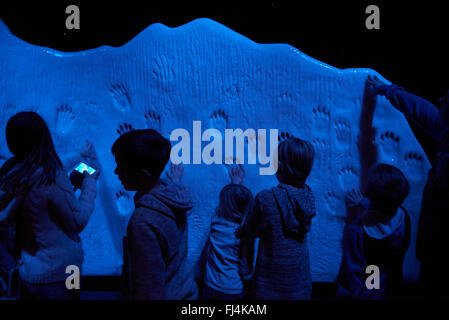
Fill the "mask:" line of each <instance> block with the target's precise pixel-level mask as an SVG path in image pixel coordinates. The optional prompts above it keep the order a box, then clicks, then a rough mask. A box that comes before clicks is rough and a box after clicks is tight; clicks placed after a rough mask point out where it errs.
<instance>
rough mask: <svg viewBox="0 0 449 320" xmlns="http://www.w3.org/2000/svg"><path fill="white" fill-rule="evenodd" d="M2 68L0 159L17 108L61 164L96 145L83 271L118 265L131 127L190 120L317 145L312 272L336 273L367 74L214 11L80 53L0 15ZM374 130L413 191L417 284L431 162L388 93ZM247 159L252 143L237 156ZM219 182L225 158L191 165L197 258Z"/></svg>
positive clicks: (250, 173)
mask: <svg viewBox="0 0 449 320" xmlns="http://www.w3.org/2000/svg"><path fill="white" fill-rule="evenodd" d="M0 70H1V76H0V106H1V111H0V132H1V135H0V157H2V158H3V159H4V158H5V157H8V156H9V151H8V149H7V146H6V143H5V136H4V129H5V124H6V121H7V120H8V119H9V117H10V116H12V115H13V114H14V113H16V112H17V111H21V110H35V111H37V112H39V113H40V114H41V115H42V116H43V117H44V119H45V120H46V121H47V123H48V125H49V127H50V130H51V132H52V135H53V138H54V141H55V145H56V147H57V151H58V153H59V154H60V155H61V157H63V158H64V157H66V156H68V155H69V154H70V153H72V152H74V151H76V150H78V149H79V148H81V147H82V146H83V144H84V141H85V140H86V139H90V140H92V141H93V142H94V144H95V146H96V148H97V151H98V153H99V156H100V160H101V163H102V165H103V174H102V175H101V177H100V180H99V184H98V185H99V192H98V197H97V200H96V208H95V212H94V213H93V215H92V217H91V219H90V222H89V224H88V226H87V227H86V229H85V230H84V231H83V232H82V234H81V237H82V240H83V246H84V249H85V264H84V274H88V275H105V274H107V275H110V274H119V273H120V268H121V261H122V260H121V255H122V237H123V235H124V232H125V230H126V223H127V219H128V218H129V216H130V214H131V212H132V210H133V201H132V198H133V194H131V193H129V192H126V191H124V189H123V187H122V186H121V184H120V182H119V180H118V179H117V177H116V176H115V175H114V174H113V171H114V169H115V163H114V159H113V156H112V154H111V152H110V148H111V145H112V143H113V142H114V141H115V139H116V138H117V137H118V136H119V134H120V133H121V132H123V131H124V130H127V129H128V128H130V127H132V128H149V127H151V128H156V129H158V130H160V131H161V132H162V133H163V134H164V135H165V136H167V137H168V136H169V135H170V133H171V132H172V130H174V129H177V128H185V129H187V130H188V131H189V132H190V133H192V121H194V120H198V121H201V125H202V130H203V131H204V130H205V129H207V128H217V129H219V130H221V132H223V130H224V129H225V128H231V129H236V128H241V129H243V130H245V129H248V128H253V129H255V130H258V129H278V130H279V133H281V132H288V133H290V134H293V135H295V136H297V137H300V138H303V139H307V140H310V141H311V142H313V144H314V146H315V148H316V151H317V159H316V162H315V165H314V169H313V171H312V174H311V176H310V179H309V184H310V186H311V187H312V189H313V191H314V193H315V197H316V202H317V216H316V217H315V218H314V220H313V226H312V231H311V233H310V234H309V238H310V241H311V242H310V243H311V244H310V249H311V264H312V273H313V280H314V281H333V280H334V279H335V277H336V274H337V272H338V268H339V265H340V259H341V237H342V230H343V227H344V220H343V219H344V216H345V208H344V203H343V199H342V192H343V190H347V189H349V188H353V187H356V186H357V184H358V180H359V176H360V169H361V168H360V161H359V152H358V149H357V145H356V142H357V137H358V134H359V132H360V129H359V128H360V116H361V110H362V104H363V101H364V86H365V80H366V78H367V76H368V74H375V71H373V70H369V69H345V70H340V69H336V68H334V67H332V66H329V65H326V64H325V63H322V62H320V61H317V60H315V59H313V58H310V57H308V56H306V55H304V54H303V53H302V52H300V51H298V50H297V49H295V48H293V47H291V46H289V45H286V44H270V45H268V44H264V45H262V44H257V43H255V42H253V41H251V40H249V39H247V38H245V37H243V36H242V35H240V34H238V33H236V32H234V31H232V30H230V29H228V28H227V27H225V26H223V25H221V24H219V23H216V22H214V21H212V20H209V19H198V20H195V21H192V22H191V23H188V24H186V25H183V26H180V27H178V28H168V27H166V26H164V25H161V24H154V25H151V26H150V27H148V28H147V29H146V30H145V31H143V32H142V33H140V34H139V35H138V36H137V37H136V38H134V39H133V40H131V41H130V42H129V43H127V44H126V45H124V46H122V47H119V48H112V47H100V48H96V49H93V50H87V51H83V52H74V53H64V52H59V51H56V50H52V49H48V48H43V47H37V46H33V45H30V44H28V43H25V42H23V41H21V40H20V39H18V38H16V37H15V36H13V35H11V34H10V32H9V30H8V29H7V27H6V26H5V25H3V24H2V23H1V22H0ZM373 125H374V126H375V127H376V128H377V134H376V142H377V143H378V146H379V151H380V153H379V154H380V160H381V161H382V162H387V163H391V164H394V165H395V166H397V167H399V168H400V169H401V170H402V171H404V172H405V174H406V176H407V177H408V179H409V180H410V182H411V185H412V188H411V193H410V196H409V197H408V198H407V200H406V202H405V207H406V209H407V210H408V211H409V213H410V216H411V218H412V226H413V232H412V244H411V247H410V249H409V251H408V253H407V256H406V262H405V276H406V279H408V280H416V279H417V275H418V270H419V269H418V262H417V261H416V259H415V256H414V250H415V248H414V242H415V238H416V227H417V221H418V216H419V207H420V201H421V192H422V189H423V186H424V183H425V179H426V172H427V170H428V169H429V167H430V165H429V162H428V160H427V158H426V157H425V155H424V152H423V150H422V148H421V146H420V145H419V144H418V142H417V140H416V139H415V138H414V136H413V134H412V131H411V129H410V128H409V126H408V124H407V121H406V120H405V118H404V117H403V116H402V115H401V114H400V113H399V112H398V111H396V110H395V109H394V108H393V107H392V106H391V104H389V102H387V101H386V100H385V99H384V98H378V99H377V107H376V111H375V114H374V120H373ZM257 142H258V143H261V144H263V143H264V141H260V140H259V141H257ZM204 144H205V143H204V142H203V146H204ZM251 152H254V150H249V153H250V154H251ZM248 155H249V154H248V151H247V152H246V154H245V159H247V158H248ZM191 156H193V155H191ZM244 162H245V165H244V168H245V170H246V180H245V184H246V185H247V186H248V187H249V188H250V189H251V190H252V191H253V192H254V194H256V193H257V192H259V191H260V190H262V189H264V188H270V187H271V186H273V185H275V184H276V183H277V182H276V179H275V177H274V176H270V175H268V176H261V175H260V174H259V167H260V165H258V164H256V165H254V164H247V160H244ZM227 182H228V177H227V172H226V169H225V167H224V165H218V164H212V165H206V164H204V163H203V164H190V165H186V167H185V177H184V183H185V184H186V185H187V186H189V187H190V190H191V194H192V197H193V199H194V202H195V208H194V210H193V212H192V215H191V217H190V219H189V245H190V248H189V258H190V261H191V263H192V266H193V264H194V262H195V261H196V260H197V258H198V256H199V254H200V253H201V250H202V247H203V245H204V243H205V240H206V237H207V235H208V229H209V225H210V219H211V215H212V214H213V213H214V209H215V206H216V204H217V200H218V193H219V191H220V189H221V188H222V187H223V186H224V185H225V184H226V183H227Z"/></svg>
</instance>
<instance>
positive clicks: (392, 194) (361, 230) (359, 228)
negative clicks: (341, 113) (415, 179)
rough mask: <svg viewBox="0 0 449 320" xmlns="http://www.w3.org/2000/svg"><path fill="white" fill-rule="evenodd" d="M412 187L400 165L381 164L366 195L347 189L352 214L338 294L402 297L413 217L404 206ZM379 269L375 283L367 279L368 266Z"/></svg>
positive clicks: (344, 246) (345, 233)
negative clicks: (373, 285)
mask: <svg viewBox="0 0 449 320" xmlns="http://www.w3.org/2000/svg"><path fill="white" fill-rule="evenodd" d="M409 189H410V186H409V183H408V181H407V179H406V177H405V176H404V174H403V173H402V172H401V171H400V170H399V169H397V168H395V167H393V166H390V165H387V164H379V165H377V166H376V167H374V169H372V170H371V172H370V173H369V175H368V180H367V184H366V187H365V195H366V198H364V197H363V196H362V194H361V193H360V192H359V191H357V190H352V191H350V192H348V194H347V198H346V199H347V205H348V217H350V219H349V221H348V223H347V225H346V228H345V230H344V234H343V258H342V263H341V267H340V272H339V274H338V277H337V298H347V299H388V298H395V297H400V295H401V286H402V264H403V260H404V255H405V252H406V251H407V248H408V246H409V243H410V228H411V227H410V217H409V215H408V213H407V211H406V210H405V209H404V208H403V207H402V206H401V204H402V202H403V201H404V200H405V198H406V197H407V195H408V192H409ZM370 265H374V266H376V267H377V268H378V271H379V279H378V280H379V281H378V283H377V285H376V287H374V288H372V287H371V286H370V285H367V284H366V281H367V277H368V276H369V275H370V274H367V273H366V269H367V267H368V266H370Z"/></svg>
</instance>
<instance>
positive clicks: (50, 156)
mask: <svg viewBox="0 0 449 320" xmlns="http://www.w3.org/2000/svg"><path fill="white" fill-rule="evenodd" d="M6 142H7V144H8V148H9V150H10V152H11V153H12V154H13V158H11V159H9V160H8V161H6V162H5V163H4V164H3V166H2V167H1V168H0V189H2V190H8V191H10V192H13V193H15V194H17V193H23V192H25V190H27V189H28V188H29V187H31V184H32V183H37V184H38V185H50V184H53V183H55V181H56V171H57V170H58V169H61V168H62V162H61V159H60V158H59V157H58V155H57V153H56V151H55V147H54V144H53V140H52V138H51V134H50V131H49V130H48V126H47V124H46V123H45V121H44V119H42V117H41V116H39V115H38V114H37V113H35V112H32V111H27V112H19V113H17V114H15V115H14V116H12V117H11V118H10V119H9V120H8V123H7V124H6ZM32 176H33V181H30V178H31V177H32Z"/></svg>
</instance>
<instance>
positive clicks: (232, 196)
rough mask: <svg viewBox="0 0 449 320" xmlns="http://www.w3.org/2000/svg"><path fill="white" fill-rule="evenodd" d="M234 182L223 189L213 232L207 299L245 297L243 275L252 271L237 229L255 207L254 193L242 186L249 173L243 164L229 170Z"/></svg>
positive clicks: (207, 276) (208, 250) (209, 251)
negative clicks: (253, 202) (246, 174)
mask: <svg viewBox="0 0 449 320" xmlns="http://www.w3.org/2000/svg"><path fill="white" fill-rule="evenodd" d="M229 176H230V178H231V183H230V184H228V185H226V186H225V187H224V188H223V189H222V190H221V192H220V200H219V204H218V207H217V209H216V211H215V216H214V217H213V218H212V225H211V231H210V234H209V240H208V244H207V246H208V248H206V250H207V258H206V272H205V276H204V284H205V285H204V288H203V293H202V298H203V299H204V300H238V299H242V298H243V297H244V294H245V293H244V285H243V277H244V276H246V275H247V274H248V273H249V272H250V269H249V266H248V263H250V262H247V261H246V260H247V259H251V258H252V257H251V256H250V255H246V254H245V252H244V250H242V248H241V240H240V239H238V238H237V236H236V231H237V229H238V228H239V226H240V224H241V223H242V221H243V220H244V219H245V217H246V215H247V213H248V212H249V211H250V210H251V207H252V201H253V195H252V193H251V191H250V190H249V189H248V188H246V187H245V186H243V185H241V183H242V182H243V180H244V177H245V173H244V170H243V168H242V167H241V166H236V167H232V168H230V169H229Z"/></svg>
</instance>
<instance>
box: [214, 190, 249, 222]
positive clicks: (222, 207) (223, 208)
mask: <svg viewBox="0 0 449 320" xmlns="http://www.w3.org/2000/svg"><path fill="white" fill-rule="evenodd" d="M252 205H253V194H252V193H251V191H250V190H249V189H248V188H247V187H245V186H242V185H239V184H228V185H226V186H225V187H224V188H223V189H222V190H221V191H220V202H219V205H218V208H217V216H219V217H222V218H224V219H226V220H228V221H231V222H235V223H237V224H240V223H241V222H242V221H243V220H244V218H245V217H246V215H247V214H248V213H249V211H251V209H252Z"/></svg>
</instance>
